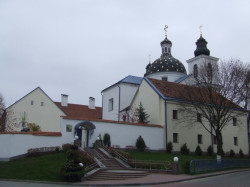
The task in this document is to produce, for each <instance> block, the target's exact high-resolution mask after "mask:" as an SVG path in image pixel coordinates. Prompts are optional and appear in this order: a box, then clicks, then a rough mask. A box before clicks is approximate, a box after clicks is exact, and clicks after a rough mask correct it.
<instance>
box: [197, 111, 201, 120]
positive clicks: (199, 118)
mask: <svg viewBox="0 0 250 187" xmlns="http://www.w3.org/2000/svg"><path fill="white" fill-rule="evenodd" d="M197 122H201V114H200V113H197Z"/></svg>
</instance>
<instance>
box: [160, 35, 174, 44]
mask: <svg viewBox="0 0 250 187" xmlns="http://www.w3.org/2000/svg"><path fill="white" fill-rule="evenodd" d="M162 44H171V45H172V42H171V41H170V40H169V39H168V38H167V36H166V37H165V39H164V40H163V41H162V42H161V45H162Z"/></svg>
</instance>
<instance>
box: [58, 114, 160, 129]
mask: <svg viewBox="0 0 250 187" xmlns="http://www.w3.org/2000/svg"><path fill="white" fill-rule="evenodd" d="M63 119H77V120H88V121H96V122H104V123H116V124H122V125H124V124H125V125H135V126H145V127H158V128H163V126H162V125H156V124H146V123H131V122H123V121H113V120H103V119H91V118H71V117H68V116H64V117H63Z"/></svg>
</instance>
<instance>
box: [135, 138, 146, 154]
mask: <svg viewBox="0 0 250 187" xmlns="http://www.w3.org/2000/svg"><path fill="white" fill-rule="evenodd" d="M136 148H137V149H138V150H139V151H144V150H145V148H146V144H145V142H144V140H143V138H142V137H141V136H139V137H138V138H137V141H136Z"/></svg>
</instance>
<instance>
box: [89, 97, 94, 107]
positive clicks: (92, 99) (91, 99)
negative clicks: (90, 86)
mask: <svg viewBox="0 0 250 187" xmlns="http://www.w3.org/2000/svg"><path fill="white" fill-rule="evenodd" d="M89 109H95V98H94V97H89Z"/></svg>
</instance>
